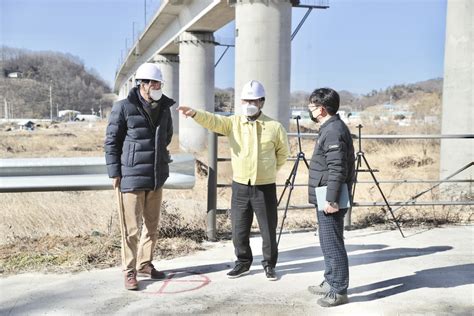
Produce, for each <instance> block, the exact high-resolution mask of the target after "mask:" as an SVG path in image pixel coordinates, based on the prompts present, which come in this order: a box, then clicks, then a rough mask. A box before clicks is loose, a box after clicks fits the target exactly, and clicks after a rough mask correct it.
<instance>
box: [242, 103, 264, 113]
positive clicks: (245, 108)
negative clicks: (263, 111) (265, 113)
mask: <svg viewBox="0 0 474 316" xmlns="http://www.w3.org/2000/svg"><path fill="white" fill-rule="evenodd" d="M258 111H260V109H259V108H258V106H256V105H255V104H252V103H244V104H242V113H243V114H244V115H245V116H254V115H255V114H257V113H258Z"/></svg>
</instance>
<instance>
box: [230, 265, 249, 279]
mask: <svg viewBox="0 0 474 316" xmlns="http://www.w3.org/2000/svg"><path fill="white" fill-rule="evenodd" d="M249 270H250V267H249V266H247V265H244V264H241V263H238V264H236V265H235V267H234V268H233V269H232V270H230V271H229V272H228V273H227V276H228V277H229V279H235V278H238V277H241V276H243V275H246V274H248V273H249Z"/></svg>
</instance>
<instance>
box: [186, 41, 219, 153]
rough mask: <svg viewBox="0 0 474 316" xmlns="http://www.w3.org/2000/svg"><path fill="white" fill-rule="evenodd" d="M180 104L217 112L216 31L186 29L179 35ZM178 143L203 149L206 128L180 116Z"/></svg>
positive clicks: (189, 147)
mask: <svg viewBox="0 0 474 316" xmlns="http://www.w3.org/2000/svg"><path fill="white" fill-rule="evenodd" d="M178 42H179V61H180V66H179V100H180V104H183V105H187V106H191V107H193V108H195V109H201V110H206V111H210V112H214V45H215V41H214V35H213V33H211V32H185V33H183V34H182V35H180V37H179V40H178ZM179 120H180V121H179V145H180V147H181V149H182V150H184V151H186V152H191V153H196V152H200V151H202V150H204V149H205V148H206V144H207V131H206V130H205V129H204V128H203V127H201V126H199V125H198V124H197V123H196V122H194V120H192V119H186V118H185V117H183V116H182V115H180V117H179Z"/></svg>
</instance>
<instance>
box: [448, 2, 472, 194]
mask: <svg viewBox="0 0 474 316" xmlns="http://www.w3.org/2000/svg"><path fill="white" fill-rule="evenodd" d="M473 42H474V3H473V2H472V1H471V0H456V1H454V0H449V1H448V8H447V18H446V39H445V56H444V60H445V61H444V82H443V109H442V114H443V115H442V125H441V133H442V134H474V121H473V117H474V94H473V85H474V82H473V81H474V69H473V68H474V54H473V51H474V47H473V44H472V43H473ZM471 161H474V147H473V146H472V141H471V140H470V139H443V140H441V163H440V178H441V179H443V178H445V177H446V176H448V175H450V174H452V173H454V172H455V171H456V170H458V169H460V168H462V167H463V166H465V165H467V164H468V163H469V162H471ZM455 178H457V179H473V178H474V170H473V168H470V169H467V170H466V171H464V172H462V173H460V174H459V175H458V176H456V177H455ZM470 186H471V184H470V183H468V184H462V185H461V184H458V185H457V186H456V188H457V189H456V190H455V191H456V194H458V195H459V194H460V193H461V191H463V193H464V194H466V193H469V192H470V190H472V188H471V187H470ZM471 192H472V191H471Z"/></svg>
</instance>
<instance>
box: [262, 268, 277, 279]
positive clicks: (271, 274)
mask: <svg viewBox="0 0 474 316" xmlns="http://www.w3.org/2000/svg"><path fill="white" fill-rule="evenodd" d="M264 269H265V276H266V277H267V280H268V281H276V280H277V279H278V278H277V276H276V273H275V268H273V267H270V266H266V267H265V268H264Z"/></svg>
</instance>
